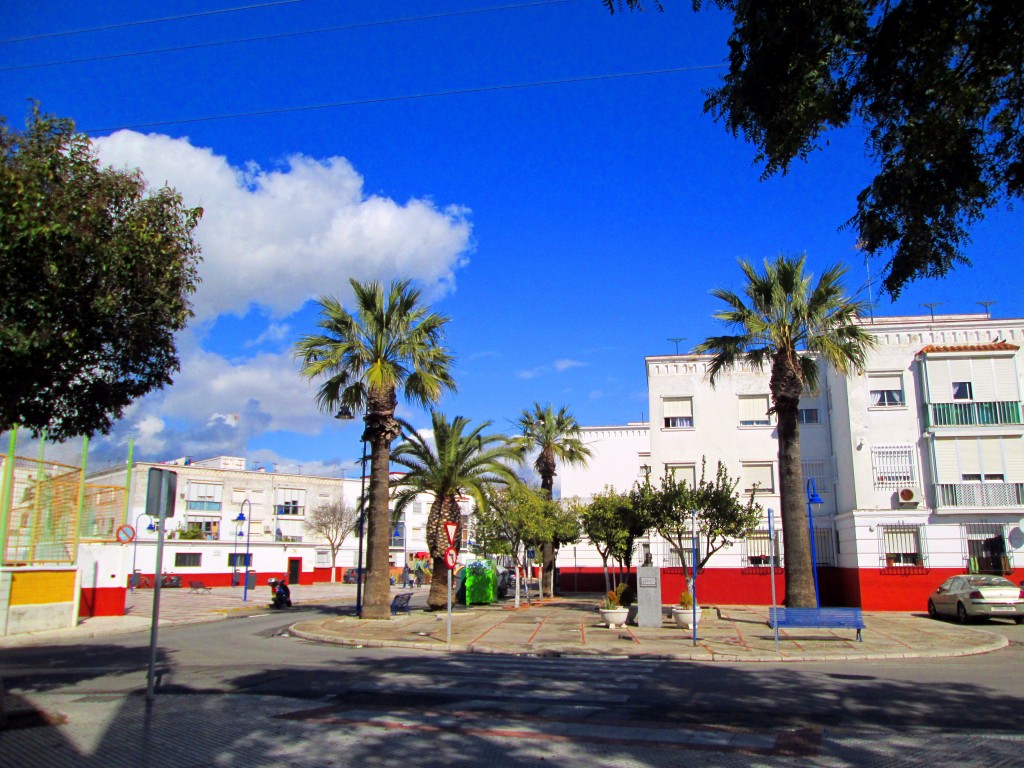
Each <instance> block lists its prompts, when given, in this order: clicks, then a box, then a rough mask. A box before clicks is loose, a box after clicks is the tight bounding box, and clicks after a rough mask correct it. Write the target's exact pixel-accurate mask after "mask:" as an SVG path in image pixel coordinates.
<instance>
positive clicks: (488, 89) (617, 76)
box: [79, 64, 725, 133]
mask: <svg viewBox="0 0 1024 768" xmlns="http://www.w3.org/2000/svg"><path fill="white" fill-rule="evenodd" d="M724 67H725V64H700V65H697V66H693V67H673V68H671V69H651V70H647V71H643V72H617V73H613V74H610V75H585V76H582V77H567V78H563V79H560V80H538V81H535V82H532V83H511V84H506V85H484V86H479V87H476V88H459V89H455V90H450V91H432V92H428V93H413V94H406V95H403V96H379V97H377V98H373V99H355V100H353V101H335V102H330V103H327V104H307V105H305V106H301V107H277V108H275V109H261V110H254V111H252V112H232V113H229V114H226V115H207V116H205V117H188V118H182V119H180V120H161V121H158V122H152V123H134V124H131V125H117V126H112V127H106V128H82V129H79V130H81V131H82V133H107V132H109V131H121V130H137V129H140V128H159V127H162V126H168V125H184V124H186V123H209V122H213V121H216V120H235V119H238V118H242V117H265V116H267V115H284V114H288V113H291V112H312V111H315V110H320V109H339V108H341V107H358V106H364V105H367V104H387V103H389V102H395V101H413V100H416V99H434V98H438V97H440V96H463V95H467V94H473V93H493V92H495V91H513V90H521V89H524V88H541V87H544V86H549V85H571V84H575V83H592V82H598V81H601V80H623V79H626V78H630V77H651V76H654V75H672V74H678V73H680V72H698V71H701V70H707V69H722V68H724Z"/></svg>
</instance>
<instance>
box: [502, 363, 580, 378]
mask: <svg viewBox="0 0 1024 768" xmlns="http://www.w3.org/2000/svg"><path fill="white" fill-rule="evenodd" d="M586 365H587V363H581V362H580V361H579V360H570V359H568V358H562V359H560V360H555V361H554V362H553V363H551V364H549V365H538V366H537V367H536V368H527V369H524V370H521V371H517V372H516V376H517V377H518V378H520V379H535V378H537V377H538V376H543V375H544V374H546V373H548V372H549V371H554V372H555V373H565V372H566V371H568V370H570V369H572V368H581V367H585V366H586Z"/></svg>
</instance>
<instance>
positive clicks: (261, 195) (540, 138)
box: [0, 0, 1024, 472]
mask: <svg viewBox="0 0 1024 768" xmlns="http://www.w3.org/2000/svg"><path fill="white" fill-rule="evenodd" d="M242 5H245V3H244V2H241V3H235V4H232V3H227V2H220V3H216V4H214V3H207V2H199V1H198V0H194V1H190V2H187V1H185V0H181V1H179V2H165V3H161V4H160V5H159V6H150V5H145V4H143V5H139V4H138V3H129V2H104V1H103V0H94V2H91V3H72V2H63V1H62V0H53V1H52V2H48V3H38V2H28V1H27V0H9V2H7V3H5V21H6V23H5V24H4V29H3V32H2V33H0V34H2V36H3V41H0V42H2V44H0V82H2V83H3V86H2V87H0V114H3V115H6V116H7V118H8V120H9V121H10V122H11V123H14V124H17V125H20V124H22V122H23V120H24V116H25V114H26V111H27V100H28V99H30V98H35V99H38V100H39V101H40V102H41V103H42V106H43V109H44V110H45V111H47V112H52V113H55V114H58V115H61V116H68V117H72V118H74V119H75V120H76V122H77V124H78V126H79V128H81V129H83V130H87V131H89V132H90V133H91V135H92V136H93V137H94V138H95V139H96V142H97V146H98V148H99V151H100V155H101V157H102V159H103V160H104V161H105V162H109V163H113V164H115V165H118V166H121V165H126V164H127V165H133V166H134V165H137V166H139V167H140V168H142V170H143V172H144V173H145V175H146V178H147V179H148V180H149V181H150V182H151V183H153V184H162V183H163V182H165V181H166V182H168V183H169V184H171V185H172V186H174V187H176V188H178V189H179V190H181V191H182V193H183V194H184V195H185V198H186V202H188V203H190V204H194V205H202V206H203V207H204V209H205V211H206V214H205V217H204V220H203V223H202V224H201V226H200V229H199V230H198V237H199V239H200V241H201V243H202V244H203V249H204V257H205V261H204V264H203V266H202V270H201V272H202V275H203V280H204V282H203V284H202V286H201V287H200V290H199V292H198V293H197V295H196V297H195V304H196V310H197V317H196V320H195V322H194V323H193V324H192V326H191V327H190V328H189V330H188V331H187V332H185V333H184V334H182V336H181V337H180V339H179V346H180V351H181V358H182V371H181V372H180V374H179V375H178V377H177V379H176V381H175V384H174V385H173V386H172V387H170V388H168V389H166V390H163V391H161V392H158V393H154V394H151V395H150V396H148V397H147V398H145V399H143V400H142V401H140V402H138V403H136V404H135V405H133V406H132V408H131V409H130V410H129V412H128V413H126V415H125V418H124V419H123V420H122V421H121V422H119V423H118V425H117V426H116V428H115V429H114V430H113V432H112V433H111V435H109V436H107V437H102V438H96V439H95V440H94V441H93V444H92V455H93V457H94V458H93V460H92V461H93V466H96V465H97V464H99V465H103V464H105V463H107V462H110V461H119V460H123V459H124V456H125V454H126V442H127V439H128V438H129V437H134V438H135V440H136V456H137V457H138V458H142V459H146V460H165V459H170V458H174V457H177V456H182V455H191V456H193V457H195V458H203V457H207V456H212V455H219V454H231V455H245V456H248V457H249V458H250V459H253V460H257V461H261V462H264V463H265V464H267V465H268V466H270V465H277V466H278V468H279V469H280V470H286V469H288V470H294V469H299V468H300V467H301V468H302V470H303V471H306V472H337V471H339V470H340V469H349V468H351V467H352V466H353V461H354V460H355V459H356V458H357V457H358V455H359V453H360V443H359V436H360V434H361V428H360V426H359V425H358V424H355V423H349V424H343V423H341V422H338V421H335V420H334V419H331V418H329V417H328V416H325V415H323V414H320V413H318V412H317V411H316V409H315V407H314V405H313V399H312V394H313V389H312V387H311V386H310V385H308V384H307V383H306V382H304V381H303V380H302V379H300V378H299V376H298V375H297V372H296V366H295V364H294V362H293V360H292V358H291V347H292V345H293V344H294V342H295V341H296V340H297V339H298V338H299V337H300V336H301V335H302V334H304V333H308V332H311V331H313V330H314V325H315V322H316V318H317V313H316V308H315V306H314V305H313V303H312V301H311V300H312V299H314V298H315V297H316V296H318V295H321V294H323V293H332V294H336V295H338V296H340V297H341V298H343V299H347V286H348V278H349V277H350V276H353V277H356V278H358V279H361V280H366V279H373V278H375V279H380V280H384V281H390V280H391V279H392V278H394V277H396V276H409V277H411V278H413V279H414V280H416V281H417V283H418V284H420V285H421V286H423V288H424V290H425V292H426V295H427V296H428V297H429V299H430V301H431V303H432V305H433V307H434V308H435V309H436V310H438V311H440V312H443V313H445V314H447V315H449V316H450V317H451V318H452V322H451V324H450V333H449V343H450V347H451V349H452V351H453V352H454V354H455V355H456V357H457V365H456V368H455V371H454V373H455V377H456V380H457V383H458V385H459V392H458V393H457V394H454V395H450V396H447V397H446V398H445V399H444V401H443V402H442V403H441V405H440V409H441V410H443V411H444V412H446V413H447V414H448V415H449V416H454V415H465V416H468V417H470V418H472V419H474V420H487V419H489V420H493V421H494V422H495V425H494V428H495V429H496V430H507V429H509V428H510V422H511V420H512V419H514V418H515V416H516V414H517V413H518V412H519V411H520V410H521V409H522V408H525V407H529V406H530V405H531V404H532V403H533V402H534V401H539V402H541V403H547V402H551V403H553V404H555V405H556V406H560V405H563V404H565V405H569V406H570V408H571V410H572V411H573V412H574V414H575V415H576V417H577V418H578V420H579V421H580V422H581V423H582V424H584V425H604V424H618V423H624V422H626V421H636V420H639V419H641V418H645V417H646V415H647V395H646V379H645V373H644V362H643V360H644V356H645V355H651V354H664V353H669V352H672V351H674V350H675V348H676V347H675V344H674V343H672V342H670V341H668V339H669V338H672V337H683V338H685V340H684V341H682V342H680V349H681V350H685V349H688V348H689V347H690V346H692V345H693V344H696V343H697V342H699V341H700V340H702V339H703V338H705V337H706V336H707V335H709V334H712V333H717V332H720V331H721V327H720V326H719V325H718V324H717V323H716V322H715V321H714V320H713V319H712V317H711V315H712V313H713V312H714V311H715V309H717V308H718V307H717V302H716V301H715V300H714V299H712V298H711V297H710V296H709V295H708V291H709V290H710V289H711V288H713V287H716V286H724V287H729V288H735V289H738V288H739V287H740V286H741V280H740V272H739V269H738V268H737V266H736V259H737V258H744V259H750V260H753V261H755V262H758V263H759V262H760V261H761V260H762V259H764V258H771V257H774V256H775V255H776V254H777V253H779V252H780V251H781V252H786V253H796V252H802V251H806V252H807V254H808V261H809V265H810V268H811V270H812V271H815V272H819V271H820V270H821V269H822V268H824V267H825V266H828V265H831V264H833V263H836V262H843V263H846V264H848V265H849V267H850V274H849V277H848V284H849V285H850V287H851V289H852V290H860V289H863V288H864V286H865V283H866V280H867V277H868V271H867V270H866V268H865V265H864V263H863V260H862V258H861V257H860V256H859V255H858V253H857V252H856V250H855V249H854V236H853V234H852V232H850V231H849V230H846V229H840V227H841V225H842V224H843V223H844V222H845V221H846V220H847V219H849V217H850V216H852V214H853V212H854V205H855V197H856V194H857V192H858V191H859V190H860V189H861V188H862V187H863V186H864V184H865V183H866V180H867V179H868V178H869V174H870V173H871V164H870V162H869V160H868V158H866V157H865V153H864V149H863V134H862V132H861V131H860V130H859V129H857V128H851V129H848V130H845V131H841V132H835V133H832V134H830V135H829V136H828V137H827V141H828V146H827V147H826V148H825V149H824V150H823V151H821V152H817V153H815V154H814V155H813V156H812V157H811V159H810V161H809V162H808V163H806V164H801V165H797V166H795V167H794V168H793V170H792V171H791V173H790V174H789V175H788V176H785V177H778V178H772V179H769V180H767V181H760V180H759V177H760V169H759V168H758V167H757V166H756V165H754V154H755V153H754V150H753V149H752V148H751V147H750V146H749V145H747V144H745V143H744V142H743V141H742V140H740V139H736V138H733V137H731V136H729V135H728V134H727V132H726V131H725V130H724V128H723V127H722V126H721V125H720V124H717V123H715V122H714V121H713V120H712V119H711V118H710V117H709V116H707V115H704V114H703V113H702V103H703V92H704V91H705V90H706V89H708V88H711V87H713V86H714V85H715V84H716V82H717V81H718V79H719V78H720V77H721V76H722V74H723V72H724V68H723V67H722V66H721V65H722V64H723V62H724V59H725V55H726V39H727V36H728V31H729V20H728V18H727V17H726V16H724V15H723V14H721V13H719V12H717V11H714V10H710V11H709V10H705V11H702V12H701V13H694V12H692V11H691V10H690V3H689V2H683V1H682V0H680V1H679V2H672V3H669V8H668V11H667V12H666V13H662V14H659V13H653V12H647V13H642V14H636V13H633V14H630V13H626V14H616V15H614V16H610V15H609V14H608V13H607V12H606V11H605V10H604V8H603V6H602V4H601V3H600V2H599V0H564V1H562V2H537V3H514V2H513V3H510V4H508V5H500V4H494V5H488V4H486V3H483V2H479V0H477V1H476V2H473V1H471V0H465V1H463V0H416V1H415V2H406V3H384V2H373V1H371V0H367V1H366V2H361V3H336V2H329V1H328V0H294V1H292V2H277V3H274V2H269V3H262V4H259V6H258V7H252V8H249V9H247V10H241V11H235V12H230V13H222V14H209V13H205V12H208V11H210V10H213V9H215V8H217V7H219V8H221V9H227V8H233V7H238V6H242ZM200 13H202V14H204V15H192V16H190V17H189V18H180V19H173V20H167V21H160V22H158V23H147V24H131V25H128V23H129V22H139V21H145V20H148V19H154V18H161V19H167V18H169V17H175V16H187V15H191V14H200ZM100 27H113V28H108V29H102V30H98V31H91V32H81V33H77V34H61V35H54V34H53V33H63V32H75V31H78V30H95V29H96V28H100ZM328 30H329V31H328ZM298 33H306V34H298ZM15 38H19V40H16V41H14V42H11V41H12V40H13V39H15ZM251 38H264V39H261V40H251ZM243 39H250V40H249V41H248V42H230V41H240V40H243ZM220 43H228V44H220ZM158 49H163V52H160V53H141V52H152V51H156V50H158ZM166 49H173V50H166ZM133 54H140V55H133ZM324 105H334V106H324ZM253 113H262V114H253ZM232 115H234V117H228V116H232ZM239 115H246V116H239ZM207 118H215V119H207ZM1019 232H1020V215H1019V213H1013V212H1008V211H1005V210H998V211H993V212H991V213H990V214H989V215H988V217H987V218H986V220H985V221H984V222H982V224H981V225H980V226H978V227H976V228H975V230H974V232H973V235H974V239H973V243H972V244H971V245H970V246H969V250H968V253H969V256H970V257H971V259H972V260H973V262H974V266H973V267H971V268H961V269H959V270H957V272H956V273H955V274H954V275H953V276H952V277H950V278H947V279H944V280H937V281H936V280H933V281H926V282H920V283H916V284H914V285H912V286H910V287H908V288H907V289H906V291H905V292H904V294H903V295H902V296H901V298H900V300H899V301H898V302H897V303H892V302H891V301H890V300H889V299H887V298H882V299H881V302H880V304H879V307H878V310H877V311H878V313H879V314H886V315H891V314H917V313H921V312H926V311H928V310H926V309H924V308H923V307H922V306H921V304H923V303H925V302H941V304H940V305H939V307H938V308H937V311H938V312H977V311H982V310H981V307H979V306H978V305H977V304H976V303H975V302H977V301H983V300H985V301H995V302H996V303H995V305H993V307H992V314H993V316H994V317H1002V318H1008V317H1021V316H1022V314H1024V312H1022V307H1021V298H1020V291H1019V284H1020V281H1019V279H1018V278H1017V277H1016V274H1015V271H1014V270H1013V268H1012V265H1013V264H1014V263H1016V259H1015V256H1016V253H1015V251H1011V248H1015V247H1016V245H1017V243H1018V241H1019ZM881 267H882V264H881V263H873V264H872V265H871V274H873V275H876V276H877V275H878V273H879V272H880V270H881ZM874 297H875V298H876V299H877V298H878V292H877V289H875V290H874ZM401 414H402V415H403V416H404V417H405V418H407V419H409V420H410V421H411V422H412V423H413V424H415V425H416V426H424V425H427V424H429V415H428V414H426V413H424V412H422V411H419V410H415V409H411V408H408V407H403V409H402V411H401Z"/></svg>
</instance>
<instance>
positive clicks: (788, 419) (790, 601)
mask: <svg viewBox="0 0 1024 768" xmlns="http://www.w3.org/2000/svg"><path fill="white" fill-rule="evenodd" d="M772 379H773V388H774V380H775V371H774V370H773V373H772ZM790 389H791V388H790ZM799 393H800V384H799V383H798V384H797V389H796V396H795V397H793V396H792V394H788V395H780V396H778V397H775V412H776V415H777V417H778V433H779V496H780V506H781V507H782V542H783V547H784V548H785V552H786V567H785V575H786V606H787V607H789V608H813V607H814V605H815V596H814V565H813V563H812V562H811V543H810V541H811V540H810V534H809V533H808V525H807V511H806V509H805V506H806V505H805V501H806V497H805V495H804V490H803V472H802V470H801V466H800V426H799V424H798V422H797V408H798V407H799V402H800V395H799Z"/></svg>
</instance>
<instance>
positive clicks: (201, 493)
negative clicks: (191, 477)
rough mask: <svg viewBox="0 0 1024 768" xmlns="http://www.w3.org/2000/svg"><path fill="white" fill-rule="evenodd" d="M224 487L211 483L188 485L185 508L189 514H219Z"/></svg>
mask: <svg viewBox="0 0 1024 768" xmlns="http://www.w3.org/2000/svg"><path fill="white" fill-rule="evenodd" d="M223 493H224V486H222V485H214V484H212V483H189V484H188V499H187V501H186V504H185V508H186V509H188V510H189V511H190V512H219V511H220V507H221V498H222V494H223Z"/></svg>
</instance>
